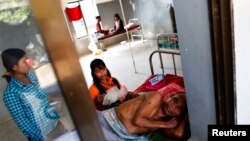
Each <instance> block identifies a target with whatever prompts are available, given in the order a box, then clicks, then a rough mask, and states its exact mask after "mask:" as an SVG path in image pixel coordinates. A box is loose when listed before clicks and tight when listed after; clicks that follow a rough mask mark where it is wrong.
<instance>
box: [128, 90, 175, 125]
mask: <svg viewBox="0 0 250 141" xmlns="http://www.w3.org/2000/svg"><path fill="white" fill-rule="evenodd" d="M161 106H162V105H161V95H160V94H159V93H157V92H156V93H154V94H150V95H145V97H144V101H143V102H142V104H141V105H140V107H139V108H138V109H137V111H136V113H135V116H134V118H133V121H132V122H133V124H134V125H136V126H139V127H144V128H152V129H157V128H174V127H176V126H177V124H178V121H177V120H176V119H175V118H173V119H172V120H170V121H162V120H160V119H158V120H157V119H155V118H154V115H155V114H156V113H157V112H159V109H160V108H161Z"/></svg>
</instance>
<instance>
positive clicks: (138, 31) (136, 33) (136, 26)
mask: <svg viewBox="0 0 250 141" xmlns="http://www.w3.org/2000/svg"><path fill="white" fill-rule="evenodd" d="M128 23H129V24H130V23H133V25H131V26H130V27H128V28H125V30H124V31H121V32H118V33H115V34H108V35H105V36H104V37H101V38H98V40H97V41H98V44H99V47H100V48H104V45H103V43H104V42H105V40H108V39H111V38H116V37H119V36H120V35H123V34H126V33H127V32H128V33H129V34H130V36H131V38H132V41H134V37H140V38H141V39H142V41H144V38H143V31H142V26H141V24H140V22H139V19H137V18H134V19H130V20H129V22H128Z"/></svg>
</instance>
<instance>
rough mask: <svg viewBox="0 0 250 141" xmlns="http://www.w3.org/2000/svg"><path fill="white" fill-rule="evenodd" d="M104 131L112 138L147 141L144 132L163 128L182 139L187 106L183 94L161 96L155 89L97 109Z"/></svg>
mask: <svg viewBox="0 0 250 141" xmlns="http://www.w3.org/2000/svg"><path fill="white" fill-rule="evenodd" d="M98 116H99V120H100V122H101V125H102V129H103V131H104V133H110V132H112V133H113V136H110V135H109V136H106V137H105V138H106V139H107V140H110V139H111V138H116V140H119V139H131V140H149V138H148V137H147V136H144V135H145V134H146V133H149V132H152V131H156V130H162V131H163V132H164V134H166V135H167V136H170V137H176V138H182V137H183V136H184V131H185V130H184V129H185V125H186V122H187V105H186V98H185V94H184V93H172V94H168V95H166V96H164V97H162V95H161V94H159V93H158V92H149V93H147V94H145V95H143V96H140V97H137V98H135V99H132V100H130V101H127V102H124V103H123V104H121V105H120V106H118V107H117V108H112V109H108V110H104V111H102V112H98Z"/></svg>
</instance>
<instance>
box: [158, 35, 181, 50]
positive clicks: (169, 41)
mask: <svg viewBox="0 0 250 141" xmlns="http://www.w3.org/2000/svg"><path fill="white" fill-rule="evenodd" d="M156 39H157V45H158V49H160V48H171V49H179V47H178V35H177V33H159V34H157V38H156ZM172 45H174V47H172Z"/></svg>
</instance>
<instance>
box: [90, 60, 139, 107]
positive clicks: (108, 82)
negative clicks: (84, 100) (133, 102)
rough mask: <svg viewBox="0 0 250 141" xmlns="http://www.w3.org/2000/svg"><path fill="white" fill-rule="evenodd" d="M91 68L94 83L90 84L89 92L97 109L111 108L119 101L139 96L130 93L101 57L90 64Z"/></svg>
mask: <svg viewBox="0 0 250 141" xmlns="http://www.w3.org/2000/svg"><path fill="white" fill-rule="evenodd" d="M90 68H91V75H92V78H93V84H92V85H91V86H90V88H89V92H90V96H91V98H92V99H93V101H94V103H95V105H96V108H97V110H100V111H102V110H105V109H108V108H111V107H113V106H115V105H116V104H119V102H122V101H124V100H128V99H131V98H134V97H136V96H137V95H130V94H128V90H127V88H126V87H125V86H124V85H121V84H120V83H119V81H118V80H117V79H116V78H114V77H112V76H111V74H110V72H109V70H108V69H107V67H106V65H105V63H104V62H103V61H102V60H101V59H94V60H93V61H92V62H91V64H90Z"/></svg>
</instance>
